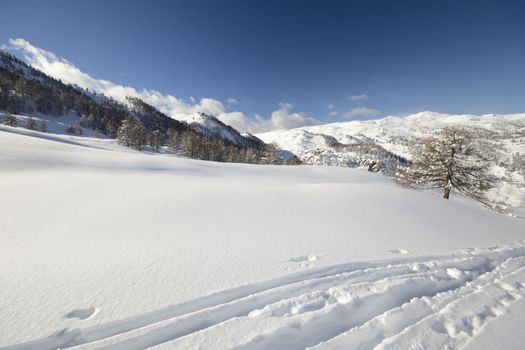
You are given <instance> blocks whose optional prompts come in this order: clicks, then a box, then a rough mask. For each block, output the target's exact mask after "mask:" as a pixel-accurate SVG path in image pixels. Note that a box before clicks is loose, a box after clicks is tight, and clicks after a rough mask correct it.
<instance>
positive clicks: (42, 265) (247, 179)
mask: <svg viewBox="0 0 525 350" xmlns="http://www.w3.org/2000/svg"><path fill="white" fill-rule="evenodd" d="M0 193H1V196H0V222H1V226H0V242H1V244H0V266H1V269H0V286H1V288H0V348H3V347H9V346H11V345H15V344H19V345H18V346H15V347H14V348H21V349H56V348H59V347H60V348H67V347H73V348H75V347H76V348H79V349H94V348H103V347H106V348H112V349H142V348H146V347H152V346H158V347H159V348H163V349H172V348H174V349H179V348H180V349H186V348H204V349H217V348H220V349H224V348H249V349H260V348H272V349H285V348H286V349H302V348H305V347H314V348H319V349H320V348H329V349H331V348H342V349H353V348H360V349H371V348H374V347H375V346H377V348H397V349H406V348H414V349H417V348H421V349H443V348H446V347H447V346H449V347H451V348H459V347H461V346H463V345H465V344H468V343H469V342H470V341H471V340H472V339H474V341H477V339H480V342H482V343H485V344H489V342H488V341H487V342H483V341H481V340H482V339H483V337H485V339H489V340H492V341H493V342H494V337H496V336H497V334H498V332H496V331H494V330H498V329H501V327H503V328H504V329H503V331H508V332H507V333H506V334H507V335H508V336H509V337H512V336H513V335H514V336H516V338H517V339H518V340H521V339H522V337H519V336H518V335H519V329H521V328H522V324H521V321H520V320H521V319H522V318H521V317H519V316H515V315H514V316H512V315H513V314H512V313H510V310H512V308H513V305H517V306H519V305H521V303H522V301H521V300H522V296H523V295H525V242H524V241H523V240H524V239H525V221H523V220H522V219H519V218H513V217H509V216H504V215H499V214H496V213H494V212H491V211H488V210H486V209H484V208H482V207H481V206H480V205H478V204H476V203H474V202H472V201H470V200H468V199H465V198H461V197H457V196H452V198H451V200H450V201H445V200H442V199H441V198H440V194H439V193H430V192H421V191H413V190H408V189H404V188H401V187H399V186H397V185H396V184H395V183H394V182H393V181H392V180H391V179H389V178H387V177H382V176H378V175H375V174H369V173H367V172H364V171H361V170H355V169H348V168H337V167H321V166H318V167H315V166H257V165H242V164H221V163H213V162H204V161H195V160H188V159H182V158H178V157H176V156H174V155H171V154H148V153H141V152H137V151H134V150H132V149H128V148H124V147H121V146H118V145H116V144H115V143H114V141H113V140H107V139H94V138H82V137H74V136H68V135H54V134H42V133H39V132H36V131H34V132H32V131H26V130H24V129H22V128H10V127H6V126H0ZM507 315H508V316H507ZM500 320H501V321H500ZM500 322H501V323H500ZM498 324H501V325H502V326H501V327H499V328H498ZM485 330H486V333H485ZM473 344H474V343H473ZM514 345H515V348H516V349H519V348H523V345H524V344H523V343H521V344H520V342H519V341H518V342H516V343H515V344H514ZM474 348H477V347H474ZM506 348H507V349H510V348H512V346H510V345H509V346H506Z"/></svg>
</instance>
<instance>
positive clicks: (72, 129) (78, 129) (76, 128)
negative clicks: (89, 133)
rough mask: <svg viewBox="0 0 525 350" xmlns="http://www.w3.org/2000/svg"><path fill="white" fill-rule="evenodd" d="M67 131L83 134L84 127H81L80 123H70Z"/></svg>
mask: <svg viewBox="0 0 525 350" xmlns="http://www.w3.org/2000/svg"><path fill="white" fill-rule="evenodd" d="M66 131H67V132H68V133H69V134H73V135H82V128H81V127H80V124H79V123H73V124H69V126H68V127H67V129H66Z"/></svg>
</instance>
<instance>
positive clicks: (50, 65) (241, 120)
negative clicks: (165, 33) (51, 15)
mask: <svg viewBox="0 0 525 350" xmlns="http://www.w3.org/2000/svg"><path fill="white" fill-rule="evenodd" d="M2 48H3V49H4V50H5V49H7V50H17V51H20V52H22V55H23V58H24V60H25V61H26V62H27V63H28V64H30V65H31V66H33V67H35V68H37V69H39V70H41V71H43V72H44V73H46V74H48V75H50V76H52V77H54V78H56V79H60V80H62V81H63V82H64V83H67V84H75V85H78V86H80V87H82V88H85V89H88V90H90V91H93V92H97V93H102V94H104V95H106V96H108V97H112V98H114V99H115V100H117V101H119V102H122V103H126V97H128V96H130V97H137V98H140V99H142V100H144V101H145V102H146V103H149V104H151V105H152V106H155V107H156V108H157V109H159V110H160V111H162V112H163V113H165V114H167V115H169V116H172V117H174V118H176V119H177V118H181V117H183V116H185V115H188V114H193V113H196V112H204V113H208V114H211V115H214V116H216V117H217V118H219V119H220V120H221V121H223V122H224V123H226V124H229V125H231V126H233V127H234V128H237V129H238V130H239V131H250V132H261V131H270V130H276V129H290V128H295V127H299V126H304V125H312V124H318V122H317V121H316V120H315V119H313V118H309V117H306V116H305V115H303V114H302V113H291V112H290V110H291V109H292V105H291V104H288V103H285V104H281V105H280V108H279V109H278V110H276V111H274V112H273V113H272V115H271V117H270V118H263V117H261V116H258V115H256V116H255V117H254V118H248V117H246V116H245V115H244V114H243V113H242V112H237V111H232V112H228V111H227V110H226V107H225V105H224V104H223V103H222V102H221V101H219V100H216V99H213V98H202V99H200V101H198V102H197V101H196V99H195V98H193V97H190V98H189V102H186V101H184V100H183V99H180V98H178V97H175V96H173V95H165V94H162V93H161V92H159V91H157V90H148V89H142V90H137V89H135V88H133V87H130V86H124V85H119V84H115V83H113V82H111V81H108V80H103V79H95V78H93V77H91V76H90V75H89V74H87V73H84V72H82V71H81V70H80V69H78V68H77V67H75V65H74V64H73V63H71V62H69V61H67V60H66V59H63V58H60V57H58V56H56V55H55V54H54V53H52V52H49V51H46V50H43V49H41V48H38V47H35V46H33V45H32V44H31V43H29V42H28V41H26V40H24V39H9V45H2ZM226 103H227V104H228V105H229V106H232V105H234V104H236V103H237V100H235V99H233V98H230V99H228V100H227V101H226Z"/></svg>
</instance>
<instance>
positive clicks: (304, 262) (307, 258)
mask: <svg viewBox="0 0 525 350" xmlns="http://www.w3.org/2000/svg"><path fill="white" fill-rule="evenodd" d="M319 259H320V256H319V255H303V256H298V257H296V258H291V259H290V260H288V262H292V263H297V264H299V266H301V267H310V265H311V264H312V263H315V262H316V261H317V260H319Z"/></svg>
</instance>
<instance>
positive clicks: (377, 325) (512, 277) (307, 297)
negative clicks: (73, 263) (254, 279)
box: [5, 242, 525, 350]
mask: <svg viewBox="0 0 525 350" xmlns="http://www.w3.org/2000/svg"><path fill="white" fill-rule="evenodd" d="M524 295H525V242H519V243H516V244H513V245H507V246H500V247H493V248H487V249H468V250H461V251H457V252H455V253H454V254H451V255H445V256H433V257H432V256H430V257H416V258H406V259H394V260H387V261H378V262H361V263H348V264H342V265H336V266H328V267H323V268H316V269H311V270H307V271H304V272H301V273H295V274H291V275H288V276H283V277H281V278H278V279H275V280H271V281H267V282H261V283H256V284H252V285H246V286H242V287H238V288H234V289H231V290H226V291H222V292H218V293H215V294H211V295H209V296H206V297H202V298H199V299H196V300H192V301H188V302H185V303H182V304H178V305H173V306H169V307H166V308H164V309H161V310H157V311H153V312H150V313H147V314H144V315H139V316H135V317H131V318H127V319H122V320H119V321H115V322H110V323H107V324H100V325H98V326H94V327H90V328H78V329H72V330H69V329H65V330H58V332H57V333H56V334H54V335H52V336H50V337H48V338H44V339H40V340H35V341H32V342H28V343H24V344H18V345H15V346H11V347H7V348H5V349H28V350H30V349H39V350H43V349H56V348H70V347H76V346H79V345H83V347H82V348H85V349H87V348H100V349H144V348H149V347H152V346H156V345H161V344H164V345H166V347H169V348H187V347H190V346H191V347H199V348H202V349H208V348H209V349H213V348H215V347H216V346H217V345H218V344H219V347H220V348H224V349H225V348H232V349H233V348H236V349H237V348H238V349H244V348H246V349H304V348H307V347H314V348H315V349H325V348H326V349H334V348H341V349H349V348H351V349H372V348H377V349H394V348H399V349H406V348H421V349H443V348H447V347H448V348H458V347H460V346H461V345H464V344H466V343H467V342H468V341H469V340H470V339H471V338H472V337H474V336H476V335H477V334H478V333H479V332H480V331H481V330H482V328H483V326H484V325H485V324H486V323H487V322H488V321H489V320H491V319H494V318H497V317H498V316H500V315H503V314H505V313H506V312H507V310H508V309H509V308H510V307H512V303H513V302H514V301H516V300H519V299H521V298H522V297H523V296H524ZM217 342H218V343H217Z"/></svg>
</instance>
